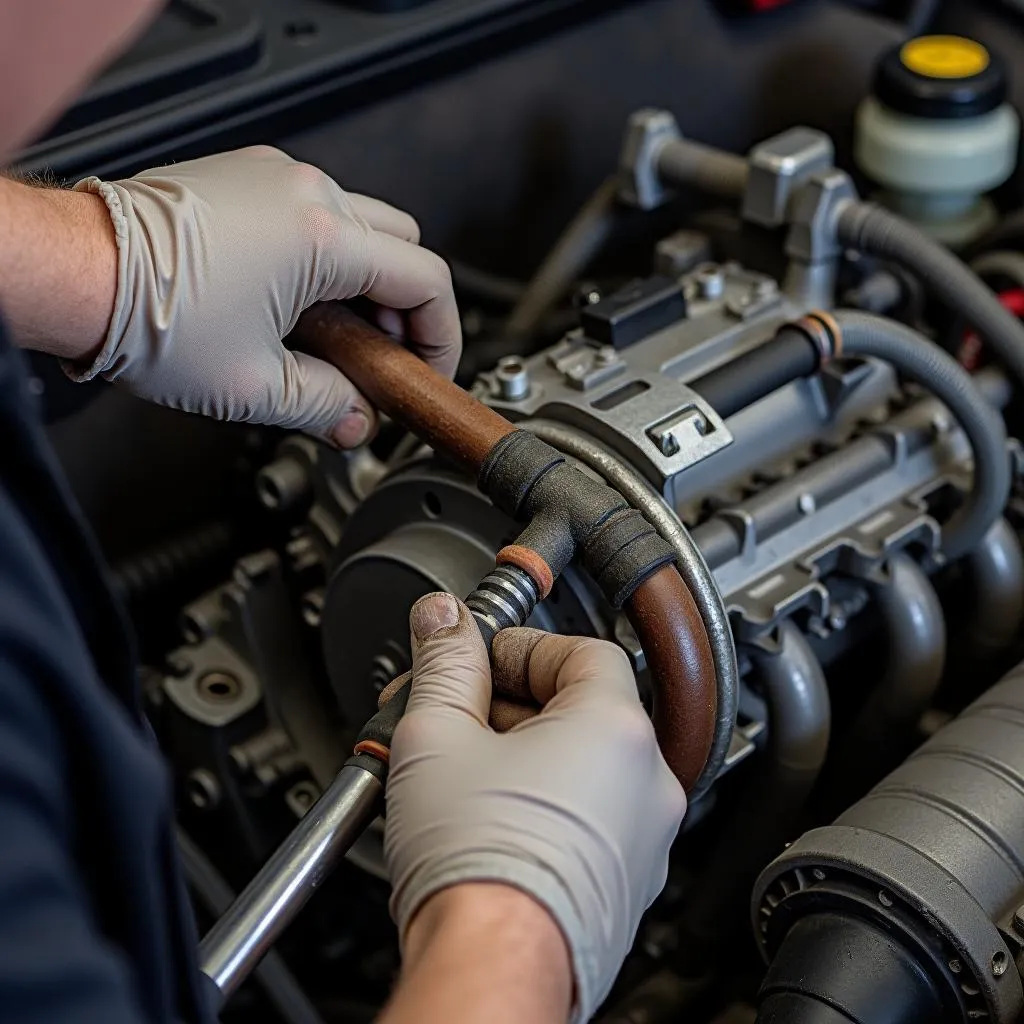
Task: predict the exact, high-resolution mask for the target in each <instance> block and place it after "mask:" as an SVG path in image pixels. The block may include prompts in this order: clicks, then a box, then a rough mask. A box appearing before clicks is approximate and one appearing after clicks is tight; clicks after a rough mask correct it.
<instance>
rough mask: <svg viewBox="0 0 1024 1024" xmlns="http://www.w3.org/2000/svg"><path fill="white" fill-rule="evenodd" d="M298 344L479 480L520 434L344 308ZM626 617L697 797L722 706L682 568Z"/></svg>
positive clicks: (309, 326)
mask: <svg viewBox="0 0 1024 1024" xmlns="http://www.w3.org/2000/svg"><path fill="white" fill-rule="evenodd" d="M292 338H293V340H294V341H295V342H296V343H297V345H298V346H299V347H301V348H303V349H304V350H305V351H308V352H311V353H312V354H313V355H316V356H318V357H320V358H322V359H325V360H327V361H328V362H331V363H333V364H334V365H335V366H337V367H338V369H339V370H341V372H342V373H344V374H345V375H346V376H347V377H348V378H349V379H350V380H351V381H352V382H353V383H354V384H355V385H356V387H358V388H359V390H360V391H361V392H362V393H363V394H364V395H365V396H366V397H367V398H368V399H369V400H370V401H371V402H372V403H373V404H374V405H375V406H376V407H377V408H378V409H380V410H381V411H382V412H384V413H386V414H387V415H388V416H390V417H391V418H392V419H394V420H395V421H396V422H398V423H399V424H401V425H402V426H403V427H405V428H406V429H408V430H410V431H411V432H412V433H414V434H415V435H417V436H418V437H420V438H421V439H422V440H424V441H425V442H427V443H428V444H429V445H430V446H431V447H433V448H435V449H436V450H437V451H439V452H442V453H444V454H445V455H447V456H449V457H451V458H453V459H455V460H456V461H457V462H459V463H460V464H461V465H462V466H463V467H464V468H465V469H467V470H469V471H470V472H472V473H473V474H474V475H476V474H478V473H479V470H480V467H481V466H482V465H483V463H484V460H485V459H486V458H487V456H488V454H489V453H490V452H491V450H492V449H493V448H494V446H495V445H496V444H497V443H498V442H499V441H500V440H501V439H502V438H503V437H505V436H506V435H507V434H510V433H512V432H513V431H514V430H515V429H516V428H515V427H514V426H513V425H512V424H511V423H510V422H509V421H508V420H506V419H505V418H504V417H503V416H501V415H499V414H498V413H496V412H495V411H494V410H493V409H489V408H488V407H487V406H485V405H483V404H482V403H481V402H478V401H477V400H476V399H475V398H473V397H471V396H470V395H469V394H467V393H466V392H465V391H463V390H462V389H461V388H460V387H458V386H457V385H456V384H454V383H452V382H451V381H450V380H448V379H447V378H445V377H442V376H441V375H440V374H438V373H436V372H435V371H434V370H432V369H431V368H430V367H429V366H427V365H426V364H425V363H424V362H422V361H421V360H420V359H418V358H417V357H416V356H415V355H414V354H413V353H412V352H410V351H409V350H408V349H406V348H403V347H402V346H401V345H398V344H396V343H395V342H394V341H393V340H392V339H391V338H389V337H388V336H387V335H386V334H384V333H383V332H382V331H379V330H377V329H376V328H375V327H372V326H371V325H370V324H368V323H366V322H365V321H364V320H361V319H360V318H359V317H357V316H355V315H354V314H353V313H352V312H351V311H350V310H348V309H346V308H345V307H344V306H342V305H340V304H336V303H321V304H319V305H317V306H313V307H312V308H311V309H310V310H308V311H307V312H306V313H305V314H303V316H302V317H301V319H300V320H299V323H298V326H297V327H296V330H295V332H294V334H293V335H292ZM627 614H628V616H629V619H630V622H631V623H632V624H633V628H634V629H635V630H636V633H637V636H638V638H639V640H640V643H641V645H642V647H643V649H644V653H645V655H646V657H647V661H648V664H649V665H650V668H651V675H652V678H653V681H654V695H655V699H654V725H655V731H656V732H657V735H658V741H659V744H660V746H661V750H662V753H663V754H664V756H665V760H666V761H667V763H668V765H669V767H670V768H671V769H672V771H673V772H674V773H675V775H676V777H677V778H678V779H679V780H680V782H681V783H682V784H683V787H684V788H685V789H686V790H687V791H689V790H691V789H692V788H693V785H694V783H695V782H696V781H697V778H698V777H699V775H700V773H701V770H702V769H703V767H704V765H705V763H706V762H707V758H708V754H709V752H710V750H711V743H712V739H713V736H714V728H715V713H716V709H717V704H718V699H717V682H716V676H715V668H714V661H713V659H712V654H711V644H710V642H709V640H708V635H707V631H706V629H705V627H704V622H703V620H702V619H701V617H700V613H699V612H698V610H697V606H696V604H695V603H694V600H693V597H692V596H691V594H690V591H689V590H688V589H687V587H686V585H685V583H684V582H683V580H682V577H681V576H680V575H679V572H678V570H676V568H675V567H674V566H665V567H664V568H662V569H660V570H659V571H658V572H656V573H655V574H654V575H653V576H651V577H650V578H649V579H648V580H646V581H645V582H644V583H642V584H641V585H640V587H639V588H638V589H637V590H636V592H635V593H634V594H633V596H632V597H631V598H630V599H629V601H628V602H627Z"/></svg>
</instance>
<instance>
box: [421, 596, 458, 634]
mask: <svg viewBox="0 0 1024 1024" xmlns="http://www.w3.org/2000/svg"><path fill="white" fill-rule="evenodd" d="M458 621H459V602H458V601H456V600H455V598H454V597H452V595H451V594H427V596H426V597H421V598H420V599H419V600H418V601H417V602H416V603H415V604H414V605H413V606H412V611H411V612H410V613H409V625H410V626H411V627H412V632H413V635H414V636H415V637H416V639H417V640H418V641H419V642H420V643H423V641H424V640H429V639H430V638H431V637H432V636H433V635H434V634H435V633H438V632H440V631H441V630H442V629H448V628H450V627H451V626H454V625H457V623H458Z"/></svg>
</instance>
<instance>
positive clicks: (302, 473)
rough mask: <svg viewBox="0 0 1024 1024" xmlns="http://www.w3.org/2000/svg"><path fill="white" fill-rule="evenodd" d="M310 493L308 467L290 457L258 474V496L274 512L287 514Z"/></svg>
mask: <svg viewBox="0 0 1024 1024" xmlns="http://www.w3.org/2000/svg"><path fill="white" fill-rule="evenodd" d="M309 491H310V483H309V474H308V473H307V472H306V467H305V466H304V465H303V464H302V463H301V462H299V460H298V459H293V458H292V457H291V456H289V455H285V456H282V457H281V458H280V459H275V460H274V461H273V462H271V463H270V464H269V465H267V466H264V467H263V468H262V469H261V470H260V471H259V472H258V473H257V474H256V496H257V497H258V498H259V499H260V504H261V505H262V506H263V507H264V508H266V509H270V511H272V512H285V511H287V510H288V509H290V508H293V507H294V506H295V505H297V504H298V503H299V502H300V501H302V499H303V498H305V497H306V496H307V495H308V494H309Z"/></svg>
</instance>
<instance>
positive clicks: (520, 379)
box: [494, 356, 530, 402]
mask: <svg viewBox="0 0 1024 1024" xmlns="http://www.w3.org/2000/svg"><path fill="white" fill-rule="evenodd" d="M494 378H495V380H496V381H497V382H498V393H499V394H500V395H501V397H502V398H503V399H505V401H506V402H518V401H521V400H522V399H524V398H525V397H526V396H527V395H528V394H529V393H530V372H529V370H527V369H526V364H525V363H524V362H523V361H522V359H520V358H519V357H518V356H505V357H503V358H502V359H499V360H498V368H497V369H496V370H495V371H494Z"/></svg>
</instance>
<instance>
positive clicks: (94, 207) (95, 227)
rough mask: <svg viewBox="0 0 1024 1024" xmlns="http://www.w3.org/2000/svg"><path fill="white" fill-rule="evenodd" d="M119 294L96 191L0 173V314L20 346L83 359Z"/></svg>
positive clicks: (96, 343)
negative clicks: (38, 184) (41, 184)
mask: <svg viewBox="0 0 1024 1024" xmlns="http://www.w3.org/2000/svg"><path fill="white" fill-rule="evenodd" d="M116 291H117V245H116V243H115V241H114V229H113V226H112V224H111V222H110V216H109V214H108V212H107V208H106V204H105V203H104V202H103V200H102V199H100V197H99V196H96V195H92V194H90V193H85V192H68V191H65V190H60V189H41V188H32V187H30V186H28V185H24V184H21V183H20V182H17V181H12V180H10V179H8V178H4V177H0V313H2V314H3V316H4V319H5V321H6V323H7V325H8V327H9V328H10V330H11V331H12V333H13V336H14V338H15V340H16V341H17V343H18V344H19V345H21V346H22V347H24V348H33V349H38V350H39V351H42V352H50V353H52V354H53V355H57V356H61V357H62V358H65V359H73V360H87V359H88V358H89V357H90V356H91V355H92V354H93V353H94V352H96V351H97V350H98V349H99V348H100V346H101V344H102V343H103V339H104V337H105V335H106V333H107V328H108V326H109V324H110V318H111V314H112V312H113V308H114V297H115V294H116Z"/></svg>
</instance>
